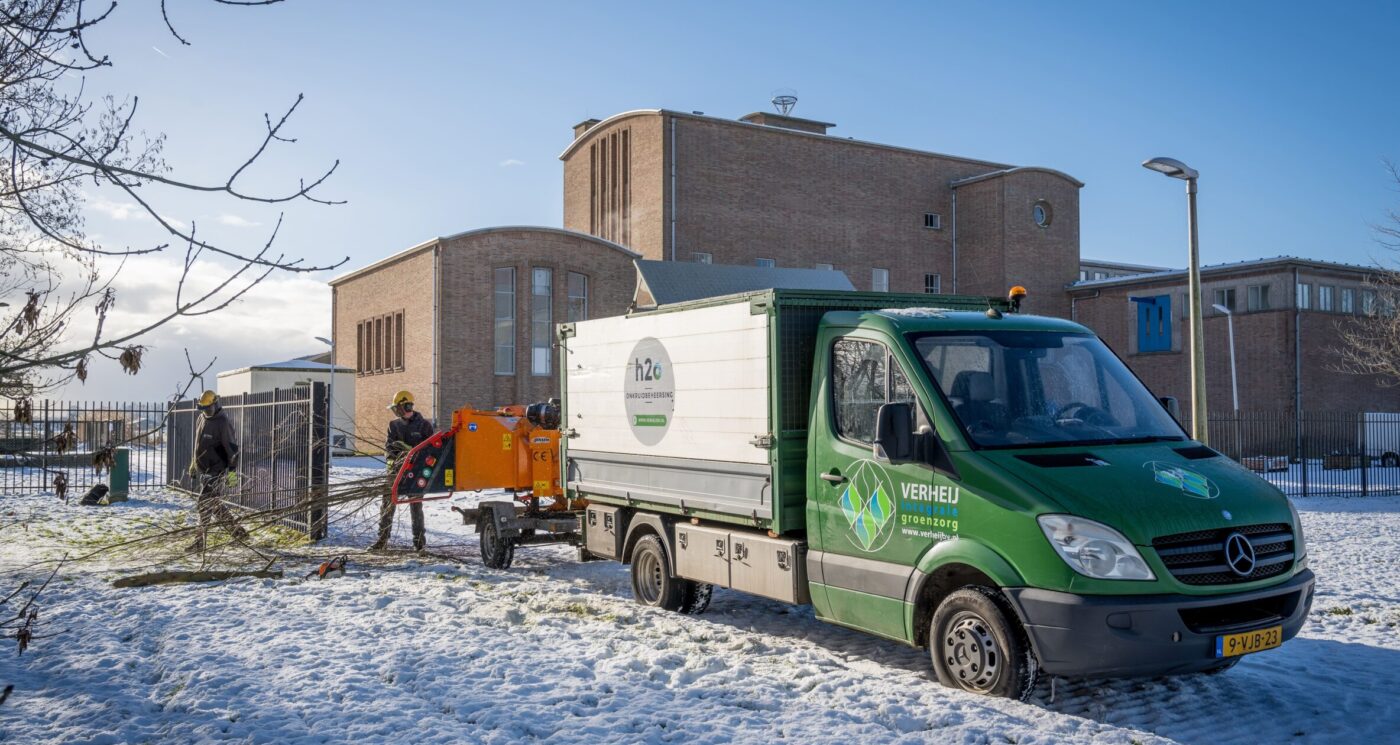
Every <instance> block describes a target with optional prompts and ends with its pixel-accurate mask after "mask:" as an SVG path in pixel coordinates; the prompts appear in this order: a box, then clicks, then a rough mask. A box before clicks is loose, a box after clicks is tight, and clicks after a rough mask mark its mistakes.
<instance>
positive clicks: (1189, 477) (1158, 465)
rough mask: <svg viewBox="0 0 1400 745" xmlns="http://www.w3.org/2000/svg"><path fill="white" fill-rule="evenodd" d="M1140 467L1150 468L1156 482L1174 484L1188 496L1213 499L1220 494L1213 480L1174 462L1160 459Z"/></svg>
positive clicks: (1167, 484)
mask: <svg viewBox="0 0 1400 745" xmlns="http://www.w3.org/2000/svg"><path fill="white" fill-rule="evenodd" d="M1142 467H1143V468H1150V469H1152V478H1153V479H1155V480H1156V481H1157V483H1159V484H1165V485H1166V486H1174V487H1176V488H1178V489H1180V490H1181V493H1182V494H1184V495H1186V496H1188V497H1192V498H1195V499H1215V498H1216V497H1218V496H1220V487H1218V486H1216V485H1215V482H1214V481H1211V480H1210V479H1208V478H1206V477H1205V476H1203V475H1202V474H1199V473H1197V472H1195V471H1193V470H1191V469H1189V468H1182V467H1181V466H1178V465H1176V464H1175V463H1163V462H1162V461H1160V460H1150V461H1147V462H1146V463H1144V464H1142Z"/></svg>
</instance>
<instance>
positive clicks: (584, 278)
mask: <svg viewBox="0 0 1400 745" xmlns="http://www.w3.org/2000/svg"><path fill="white" fill-rule="evenodd" d="M587 320H588V275H586V274H579V273H578V272H569V322H570V323H573V322H574V321H587Z"/></svg>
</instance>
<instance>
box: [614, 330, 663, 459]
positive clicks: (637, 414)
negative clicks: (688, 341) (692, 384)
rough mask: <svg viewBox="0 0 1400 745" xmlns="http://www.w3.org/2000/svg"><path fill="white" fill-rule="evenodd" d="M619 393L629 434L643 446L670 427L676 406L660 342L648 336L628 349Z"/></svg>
mask: <svg viewBox="0 0 1400 745" xmlns="http://www.w3.org/2000/svg"><path fill="white" fill-rule="evenodd" d="M622 395H623V399H624V400H623V406H624V409H625V410H626V412H627V426H628V427H630V428H631V429H632V435H633V436H635V437H636V438H637V440H638V441H639V442H641V443H642V444H643V445H655V444H656V443H658V442H661V440H662V439H663V438H665V437H666V432H667V430H669V429H670V428H671V417H672V414H674V413H675V409H676V385H675V375H674V374H672V370H671V358H670V356H669V355H667V354H666V347H664V346H662V344H661V342H659V341H657V340H656V339H653V338H652V337H650V336H648V337H645V338H643V339H642V340H641V341H639V342H637V346H635V347H633V348H632V354H631V356H630V357H629V358H628V360H627V364H626V365H625V370H624V377H623V380H622Z"/></svg>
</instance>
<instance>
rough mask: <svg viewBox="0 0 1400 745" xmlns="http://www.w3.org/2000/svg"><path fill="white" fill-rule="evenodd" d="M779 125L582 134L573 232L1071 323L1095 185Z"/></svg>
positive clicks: (751, 119)
mask: <svg viewBox="0 0 1400 745" xmlns="http://www.w3.org/2000/svg"><path fill="white" fill-rule="evenodd" d="M834 126H835V125H833V124H830V123H827V122H818V121H813V120H810V119H799V118H797V117H792V116H782V115H779V114H765V113H754V114H749V115H747V116H744V117H742V118H740V119H739V120H730V119H721V118H717V117H709V116H703V115H699V114H686V113H681V112H676V111H667V110H664V109H646V110H638V111H628V112H625V113H622V114H617V115H615V116H612V117H609V118H607V119H604V120H602V121H598V120H592V119H590V120H588V121H584V122H580V123H579V124H578V125H576V126H575V127H574V140H573V142H572V143H570V145H569V146H568V147H567V148H566V149H565V150H564V152H563V154H561V155H560V156H559V157H560V160H562V161H563V162H564V227H565V228H567V229H569V230H574V231H578V232H581V233H589V234H592V235H597V236H601V237H604V238H607V239H609V240H613V241H616V242H618V243H621V244H622V245H625V246H628V247H629V248H631V249H633V250H635V251H637V252H639V253H641V254H642V255H643V256H645V257H646V258H648V259H663V260H671V261H701V262H710V263H716V264H754V263H762V264H767V265H775V266H779V267H798V268H828V269H837V270H840V271H844V272H845V273H846V275H847V276H848V277H849V278H850V280H851V282H852V283H853V284H855V286H856V289H860V290H889V291H891V292H925V291H928V292H948V293H965V294H993V295H1000V294H1003V293H1004V292H1006V288H1007V287H1009V286H1010V285H1012V284H1024V285H1026V286H1027V288H1028V289H1029V290H1030V293H1031V294H1030V297H1031V300H1030V302H1029V304H1028V306H1027V309H1028V310H1029V311H1031V312H1036V313H1048V314H1053V315H1061V316H1063V315H1066V314H1067V313H1068V312H1069V302H1068V299H1067V297H1066V295H1065V292H1064V288H1065V285H1067V284H1069V283H1070V282H1073V281H1075V279H1076V277H1077V274H1078V271H1079V268H1078V263H1079V189H1080V187H1082V186H1083V184H1082V183H1080V182H1079V181H1077V180H1075V179H1074V178H1072V177H1070V176H1068V175H1066V174H1063V173H1060V172H1058V171H1054V170H1050V169H1047V168H1036V167H1024V166H1021V167H1018V166H1012V165H1008V164H1005V163H992V162H988V161H983V160H975V159H972V158H961V157H956V156H951V155H942V154H939V153H931V152H924V151H921V150H912V149H909V148H902V147H893V146H890V145H881V144H878V143H873V142H864V141H860V140H853V139H847V138H844V137H836V136H832V135H830V134H828V130H829V129H830V128H832V127H834Z"/></svg>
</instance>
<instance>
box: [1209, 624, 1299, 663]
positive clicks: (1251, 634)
mask: <svg viewBox="0 0 1400 745" xmlns="http://www.w3.org/2000/svg"><path fill="white" fill-rule="evenodd" d="M1280 644H1283V627H1282V626H1270V627H1269V628H1267V629H1259V630H1258V631H1245V632H1242V633H1239V634H1224V635H1222V636H1217V637H1215V656H1216V657H1238V656H1240V655H1242V654H1250V653H1252V652H1262V651H1263V650H1265V649H1273V648H1274V647H1277V646H1278V645H1280Z"/></svg>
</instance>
